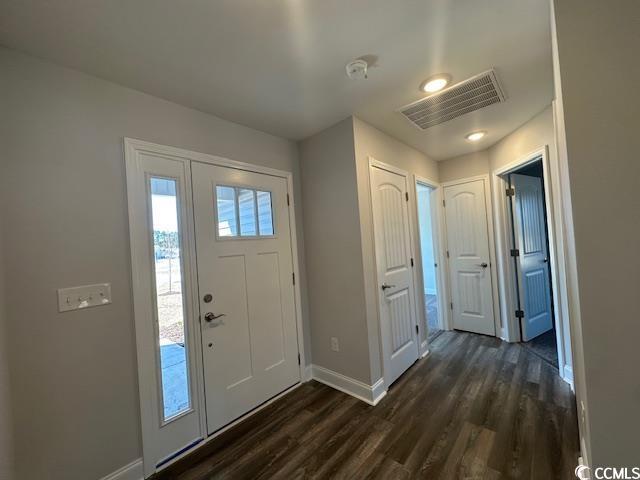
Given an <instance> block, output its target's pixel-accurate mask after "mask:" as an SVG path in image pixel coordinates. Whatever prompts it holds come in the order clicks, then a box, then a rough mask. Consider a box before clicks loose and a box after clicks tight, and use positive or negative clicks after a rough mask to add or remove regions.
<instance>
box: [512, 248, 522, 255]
mask: <svg viewBox="0 0 640 480" xmlns="http://www.w3.org/2000/svg"><path fill="white" fill-rule="evenodd" d="M511 256H512V257H519V256H520V250H518V249H517V248H512V249H511Z"/></svg>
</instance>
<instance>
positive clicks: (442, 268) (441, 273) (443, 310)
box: [413, 174, 452, 357]
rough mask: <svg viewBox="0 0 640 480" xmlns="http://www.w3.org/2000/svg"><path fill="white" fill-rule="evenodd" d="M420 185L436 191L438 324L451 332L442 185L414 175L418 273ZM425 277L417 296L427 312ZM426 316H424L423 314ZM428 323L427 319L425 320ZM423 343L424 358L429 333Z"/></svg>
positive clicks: (424, 336)
mask: <svg viewBox="0 0 640 480" xmlns="http://www.w3.org/2000/svg"><path fill="white" fill-rule="evenodd" d="M418 184H421V185H426V186H427V187H430V188H432V189H433V190H434V194H435V198H436V202H437V204H436V205H435V206H434V207H433V208H432V209H431V210H432V211H434V212H435V218H434V219H432V225H433V227H434V229H435V231H434V232H433V241H434V245H433V249H434V254H435V256H436V260H437V262H438V268H437V269H436V283H437V289H438V323H439V324H440V327H441V328H442V329H443V330H451V329H452V326H451V325H452V323H451V310H450V309H449V308H447V298H449V285H448V284H447V281H446V275H445V273H446V269H447V263H446V257H445V254H444V248H442V247H443V246H444V245H445V244H446V243H445V239H444V237H443V233H444V224H443V212H442V208H440V206H441V205H442V199H443V196H442V185H441V184H440V183H438V182H436V181H434V180H431V179H428V178H426V177H421V176H420V175H417V174H414V175H413V188H414V198H415V202H416V205H415V208H414V210H415V218H414V219H413V221H414V222H415V225H416V228H415V230H416V236H417V238H416V242H417V243H416V245H417V246H418V247H417V248H416V249H415V250H416V251H415V257H416V262H417V264H416V266H417V268H418V271H420V272H422V271H423V270H422V250H421V248H420V247H419V246H420V245H421V239H420V218H419V212H418ZM423 277H424V276H423V275H418V281H417V282H416V289H417V292H416V294H418V295H419V297H420V299H421V300H420V305H421V306H422V311H423V312H426V305H425V299H424V291H423V289H424V278H423ZM423 315H424V314H423ZM424 320H425V321H426V318H425V319H424ZM422 336H423V338H422V342H421V344H420V354H421V356H422V357H424V356H425V355H427V354H428V353H429V342H428V332H427V335H422Z"/></svg>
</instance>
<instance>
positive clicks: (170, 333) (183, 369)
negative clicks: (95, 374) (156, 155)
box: [151, 178, 191, 420]
mask: <svg viewBox="0 0 640 480" xmlns="http://www.w3.org/2000/svg"><path fill="white" fill-rule="evenodd" d="M176 187H177V183H176V181H175V180H173V179H165V178H151V211H152V218H153V254H154V263H155V268H154V270H155V271H154V273H155V293H156V307H157V319H158V343H159V352H160V370H161V375H160V378H161V383H162V403H163V417H164V420H168V419H170V418H171V417H175V416H176V415H178V414H180V413H182V412H184V411H186V410H188V409H190V407H191V399H190V389H189V375H188V367H187V358H188V356H187V351H186V342H185V318H184V317H185V316H184V296H183V281H182V261H181V246H180V230H179V222H178V219H179V217H178V201H177V193H176Z"/></svg>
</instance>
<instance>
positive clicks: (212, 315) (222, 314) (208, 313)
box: [204, 312, 227, 322]
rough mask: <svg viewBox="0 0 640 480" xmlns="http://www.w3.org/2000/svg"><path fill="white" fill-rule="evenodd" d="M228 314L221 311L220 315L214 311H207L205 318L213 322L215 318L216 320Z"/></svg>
mask: <svg viewBox="0 0 640 480" xmlns="http://www.w3.org/2000/svg"><path fill="white" fill-rule="evenodd" d="M226 316H227V315H226V314H225V313H221V314H220V315H216V314H215V313H213V312H207V313H206V314H205V315H204V319H205V320H206V321H207V322H213V321H214V320H216V319H218V318H220V317H226Z"/></svg>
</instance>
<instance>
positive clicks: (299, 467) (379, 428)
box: [154, 332, 579, 480]
mask: <svg viewBox="0 0 640 480" xmlns="http://www.w3.org/2000/svg"><path fill="white" fill-rule="evenodd" d="M574 405H575V400H574V397H573V394H572V393H571V390H570V388H569V386H568V385H567V384H565V383H564V382H563V381H562V380H560V378H559V377H558V375H557V371H555V370H554V369H553V368H552V367H551V366H549V365H548V364H547V363H546V362H544V361H541V359H540V358H539V357H537V356H536V355H533V354H531V353H529V352H528V351H527V350H526V349H524V348H523V347H522V346H520V345H518V344H508V343H504V342H501V341H500V340H497V339H496V338H491V337H485V336H482V335H474V334H469V333H461V332H443V333H442V334H441V335H440V336H439V337H438V338H437V339H436V340H435V341H434V342H433V344H432V349H431V354H430V355H429V356H428V357H427V358H425V359H422V360H420V361H418V362H417V363H416V364H415V365H414V366H413V367H412V368H410V369H409V370H408V371H407V372H406V373H405V374H404V375H403V376H402V377H400V379H399V380H398V382H396V383H395V384H394V385H393V386H392V387H391V389H390V390H389V393H388V395H387V396H386V397H385V398H384V399H383V400H382V401H381V402H380V403H379V404H378V405H377V406H375V407H371V406H369V405H367V404H365V403H363V402H361V401H358V400H356V399H355V398H353V397H350V396H348V395H346V394H344V393H341V392H338V391H336V390H334V389H332V388H329V387H327V386H324V385H322V384H320V383H317V382H310V383H307V384H303V385H302V386H301V387H299V388H297V389H296V390H294V391H293V392H291V393H290V394H289V395H287V396H286V397H284V398H283V399H281V400H279V401H277V402H275V403H273V404H272V405H270V406H268V407H267V408H265V409H264V410H263V411H261V412H259V413H257V414H256V415H254V416H253V417H251V418H249V419H247V420H246V421H244V422H242V423H241V424H239V425H238V426H236V427H234V428H233V429H231V430H229V431H228V432H226V433H224V434H222V435H221V436H220V437H218V438H216V439H214V440H212V441H211V442H210V443H209V444H207V445H205V446H203V447H202V448H200V449H199V450H198V451H196V452H194V453H193V454H191V455H190V456H188V457H186V458H185V459H183V460H181V461H179V462H178V463H177V464H175V465H173V466H170V467H168V468H167V469H166V470H165V471H164V472H162V473H161V474H158V475H156V476H155V477H154V479H155V480H160V479H182V480H186V479H189V480H203V479H210V478H238V479H244V478H254V479H258V478H265V479H266V478H281V479H290V478H344V479H349V478H384V479H394V478H398V479H410V478H429V479H431V480H435V479H442V480H448V479H462V478H464V479H492V480H494V479H506V478H519V479H545V480H546V479H562V480H566V479H568V478H572V477H573V471H574V468H575V466H576V465H577V459H578V455H579V454H578V434H577V420H576V412H575V407H574Z"/></svg>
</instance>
